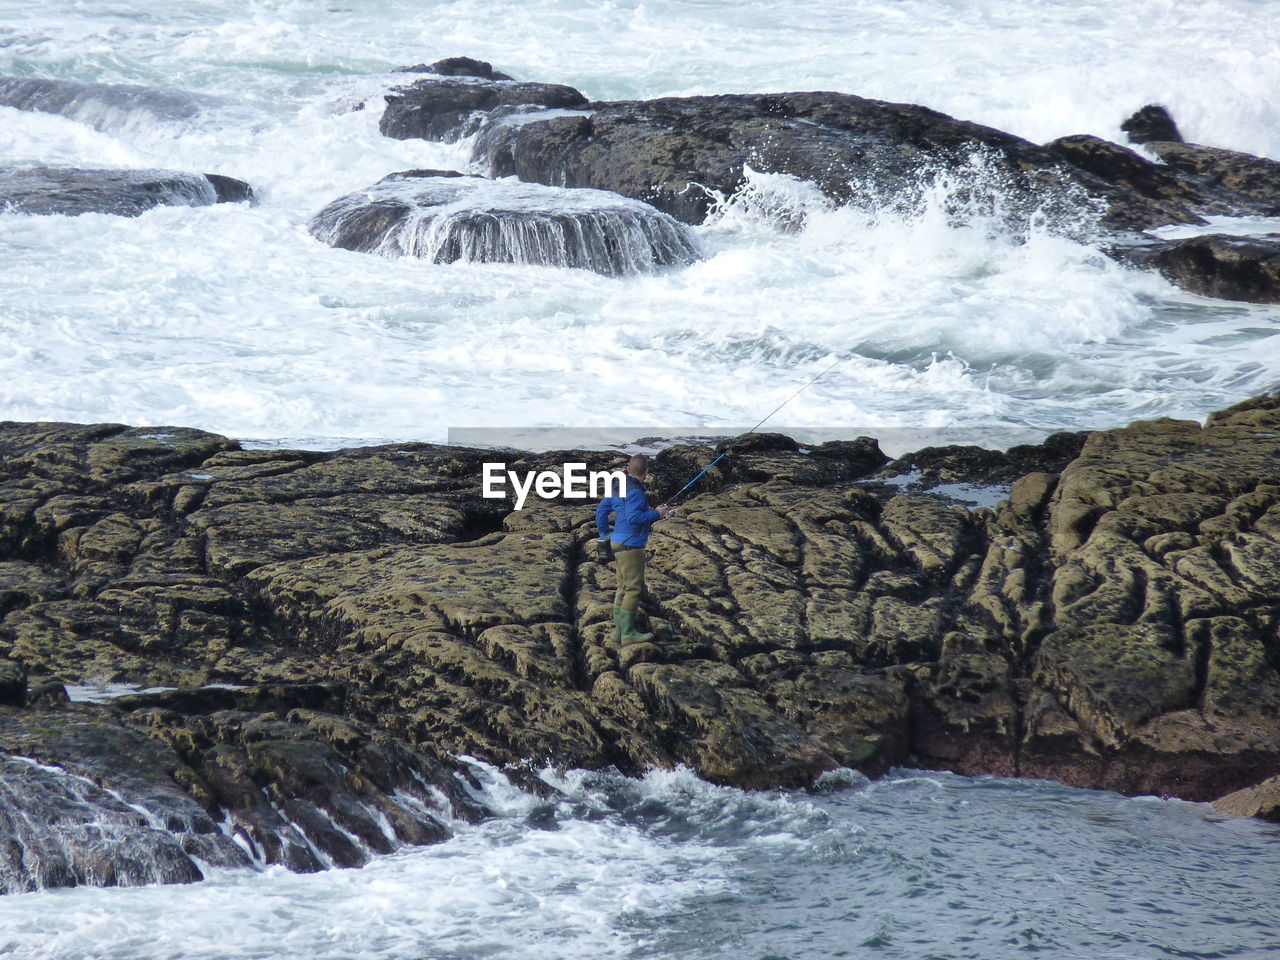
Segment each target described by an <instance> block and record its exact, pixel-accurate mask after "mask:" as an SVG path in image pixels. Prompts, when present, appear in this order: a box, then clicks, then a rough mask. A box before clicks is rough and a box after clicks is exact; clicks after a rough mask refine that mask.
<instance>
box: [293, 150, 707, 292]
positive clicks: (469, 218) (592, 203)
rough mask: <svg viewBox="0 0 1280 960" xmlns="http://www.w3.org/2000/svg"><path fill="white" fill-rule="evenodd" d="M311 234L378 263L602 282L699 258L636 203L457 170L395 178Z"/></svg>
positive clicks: (346, 201)
mask: <svg viewBox="0 0 1280 960" xmlns="http://www.w3.org/2000/svg"><path fill="white" fill-rule="evenodd" d="M310 229H311V234H312V236H314V237H316V238H317V239H318V240H321V241H323V242H325V243H328V244H330V245H331V246H335V247H341V248H343V249H345V250H359V251H364V252H369V253H378V254H381V255H383V256H391V257H417V258H419V259H422V260H429V261H431V262H433V263H453V262H454V261H458V260H462V261H466V262H470V263H532V264H540V265H543V266H553V267H581V268H585V269H588V270H594V271H596V272H597V273H603V274H606V275H609V276H618V275H621V274H637V273H650V272H652V271H654V270H655V269H657V268H659V267H666V266H672V265H685V264H688V263H692V262H693V261H694V260H697V259H699V256H700V252H699V245H698V241H697V238H696V237H695V236H694V235H693V232H692V231H691V230H690V229H689V228H688V227H687V226H685V225H684V224H682V223H678V222H677V221H675V220H673V219H672V218H671V217H669V216H667V215H666V214H664V213H660V212H659V211H657V210H655V209H653V208H652V207H650V206H648V205H647V204H644V203H641V202H639V201H637V200H629V199H627V198H626V197H620V196H618V195H616V194H609V193H606V192H604V191H602V190H568V189H563V188H558V187H544V186H541V185H539V184H526V183H515V182H509V181H501V182H495V181H492V180H487V179H485V178H484V177H469V176H463V175H460V174H458V173H457V172H456V171H437V170H414V171H407V172H405V173H395V174H392V175H391V176H389V177H385V178H384V179H382V180H380V181H379V182H378V183H376V184H374V185H373V186H372V187H369V188H368V189H365V190H361V191H359V192H358V193H353V194H350V195H349V196H346V197H342V198H340V199H338V200H335V201H334V202H333V203H331V204H329V205H328V206H327V207H325V208H324V209H323V210H321V211H320V212H319V213H317V214H316V215H315V216H314V217H313V218H312V220H311V225H310Z"/></svg>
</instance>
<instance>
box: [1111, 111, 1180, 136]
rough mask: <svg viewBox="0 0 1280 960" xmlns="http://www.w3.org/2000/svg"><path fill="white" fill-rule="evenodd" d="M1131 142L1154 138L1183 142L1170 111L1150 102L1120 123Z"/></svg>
mask: <svg viewBox="0 0 1280 960" xmlns="http://www.w3.org/2000/svg"><path fill="white" fill-rule="evenodd" d="M1120 129H1121V130H1123V131H1124V132H1125V135H1126V136H1127V137H1128V138H1129V142H1130V143H1150V142H1151V141H1153V140H1164V141H1168V142H1174V143H1181V142H1182V134H1181V133H1179V132H1178V125H1177V124H1176V123H1174V122H1173V117H1171V116H1170V115H1169V111H1168V110H1166V109H1165V108H1164V107H1162V106H1159V105H1158V104H1154V103H1149V104H1147V105H1146V106H1145V107H1143V108H1142V109H1141V110H1139V111H1138V112H1137V113H1135V114H1134V115H1133V116H1131V117H1129V119H1127V120H1125V121H1124V122H1123V123H1122V124H1120Z"/></svg>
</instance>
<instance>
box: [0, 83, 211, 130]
mask: <svg viewBox="0 0 1280 960" xmlns="http://www.w3.org/2000/svg"><path fill="white" fill-rule="evenodd" d="M222 105H223V104H222V102H221V101H219V100H217V99H215V98H213V97H205V96H200V95H199V94H194V93H186V92H181V91H171V90H158V89H154V88H151V87H141V86H136V85H133V84H112V83H80V82H77V81H74V80H52V79H48V78H42V77H0V106H5V107H13V108H15V109H17V110H27V111H35V112H39V113H53V114H58V115H59V116H64V117H68V118H69V119H72V120H78V121H80V122H81V123H87V124H89V125H90V126H92V127H94V128H95V129H97V130H103V131H108V132H114V131H118V130H124V129H128V128H130V127H132V126H136V125H140V124H145V123H155V122H159V123H169V124H181V123H186V122H188V121H190V120H193V119H194V118H196V117H197V116H199V115H200V114H201V113H203V112H205V111H207V110H210V109H215V108H218V107H220V106H222Z"/></svg>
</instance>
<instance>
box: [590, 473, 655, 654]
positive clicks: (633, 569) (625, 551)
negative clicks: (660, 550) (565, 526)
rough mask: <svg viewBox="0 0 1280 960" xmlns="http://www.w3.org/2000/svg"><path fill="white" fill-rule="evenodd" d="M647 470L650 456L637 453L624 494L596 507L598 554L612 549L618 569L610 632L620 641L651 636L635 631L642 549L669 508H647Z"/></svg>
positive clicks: (605, 500)
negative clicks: (611, 630) (650, 533)
mask: <svg viewBox="0 0 1280 960" xmlns="http://www.w3.org/2000/svg"><path fill="white" fill-rule="evenodd" d="M650 473H651V468H650V465H649V458H648V457H647V456H645V455H644V454H643V453H637V454H636V455H635V456H633V457H632V458H631V459H630V460H629V461H627V489H626V491H625V494H624V495H623V496H621V497H605V498H604V499H603V500H601V501H600V506H599V507H597V508H596V531H597V532H598V533H599V535H600V540H599V549H600V555H601V557H602V558H605V559H607V557H608V555H609V553H610V552H612V554H613V559H614V563H615V564H616V566H617V571H618V591H617V593H615V594H614V597H613V623H614V631H613V635H614V637H615V638H616V639H617V640H619V641H621V642H622V643H639V642H641V641H644V640H651V639H653V634H652V633H640V632H639V631H638V630H636V612H637V611H638V610H639V609H640V595H641V594H642V593H643V592H644V548H645V544H647V543H648V542H649V532H650V531H651V530H652V529H653V525H654V523H655V522H656V521H658V520H661V519H662V518H663V517H665V516H667V515H668V514H669V513H670V512H671V509H670V508H669V507H668V506H667V505H666V504H665V503H663V504H660V505H658V506H657V507H654V508H653V509H650V507H649V498H648V497H647V496H645V492H644V481H645V480H646V479H647V478H648V477H649V474H650ZM611 513H612V514H613V515H614V518H613V519H614V522H613V533H612V537H611V536H610V532H609V514H611Z"/></svg>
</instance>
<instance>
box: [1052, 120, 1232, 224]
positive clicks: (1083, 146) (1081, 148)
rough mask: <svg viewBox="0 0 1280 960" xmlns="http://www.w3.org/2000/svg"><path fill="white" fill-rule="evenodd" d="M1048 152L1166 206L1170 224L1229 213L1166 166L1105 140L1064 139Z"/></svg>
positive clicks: (1076, 137) (1195, 221) (1081, 137)
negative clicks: (1208, 214) (1217, 213)
mask: <svg viewBox="0 0 1280 960" xmlns="http://www.w3.org/2000/svg"><path fill="white" fill-rule="evenodd" d="M1045 149H1046V150H1048V151H1049V152H1050V153H1052V154H1054V155H1056V156H1059V157H1061V158H1062V159H1063V160H1066V161H1067V162H1068V163H1070V164H1072V165H1073V166H1077V167H1079V168H1080V169H1081V170H1087V171H1088V172H1089V173H1091V174H1093V175H1094V176H1095V177H1098V178H1100V179H1102V180H1105V181H1107V183H1112V184H1115V185H1116V186H1118V187H1124V188H1125V189H1127V190H1131V191H1133V192H1134V193H1137V194H1139V195H1140V196H1143V197H1146V198H1147V199H1149V200H1153V201H1155V202H1157V203H1159V204H1161V205H1163V206H1164V208H1165V210H1166V211H1167V214H1168V217H1169V221H1168V222H1169V223H1203V222H1204V220H1203V218H1202V217H1200V216H1198V215H1197V214H1198V213H1215V212H1220V213H1226V212H1229V208H1227V207H1225V206H1224V205H1218V206H1215V205H1214V204H1213V203H1212V201H1211V200H1210V198H1209V197H1207V196H1205V194H1204V193H1203V192H1201V191H1200V190H1197V189H1196V188H1195V187H1193V186H1192V185H1191V184H1189V183H1187V182H1186V181H1185V180H1183V179H1180V178H1179V177H1177V176H1175V175H1174V174H1173V173H1171V172H1170V171H1169V170H1168V169H1167V168H1166V167H1163V166H1161V165H1160V164H1157V163H1153V162H1152V161H1150V160H1148V159H1147V158H1146V157H1143V156H1140V155H1139V154H1137V153H1135V152H1134V151H1132V150H1130V149H1128V148H1127V147H1122V146H1120V145H1119V144H1115V143H1111V142H1109V141H1107V140H1103V139H1102V138H1101V137H1093V136H1087V135H1078V136H1072V137H1062V138H1060V139H1058V140H1054V141H1053V142H1052V143H1047V144H1045ZM1193 211H1195V212H1193Z"/></svg>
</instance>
